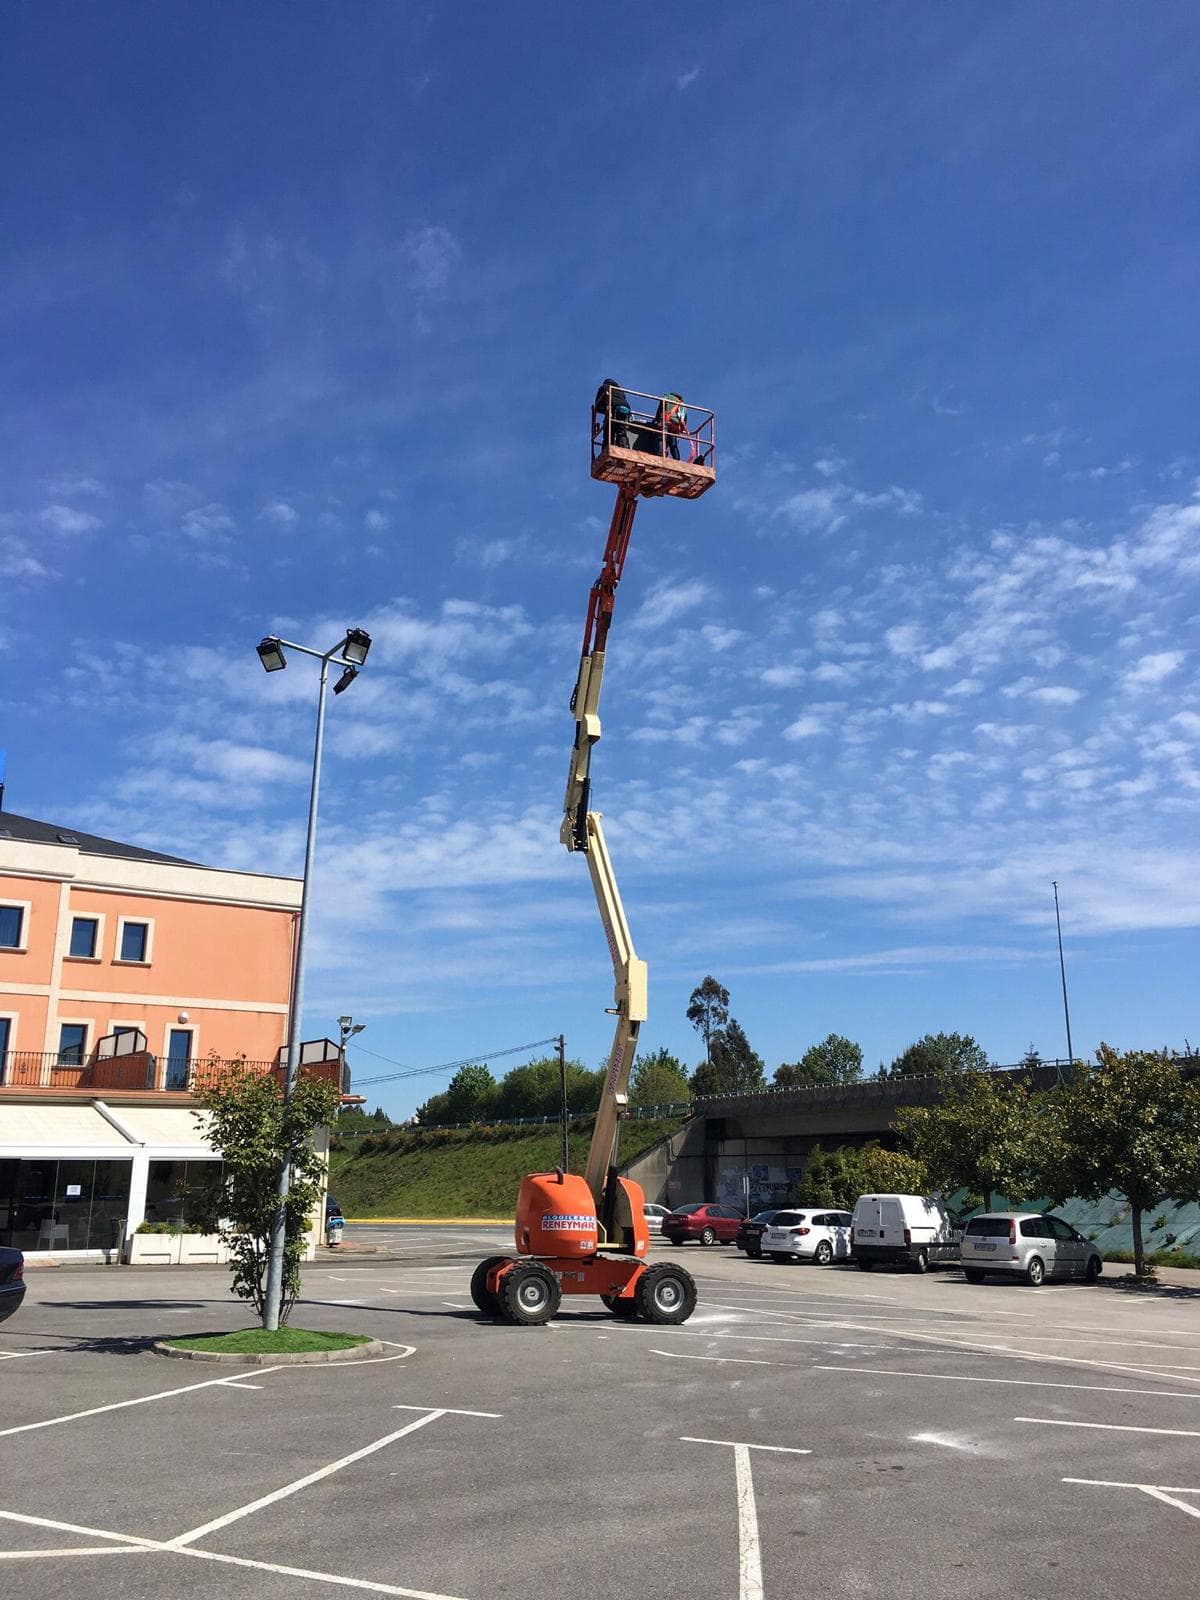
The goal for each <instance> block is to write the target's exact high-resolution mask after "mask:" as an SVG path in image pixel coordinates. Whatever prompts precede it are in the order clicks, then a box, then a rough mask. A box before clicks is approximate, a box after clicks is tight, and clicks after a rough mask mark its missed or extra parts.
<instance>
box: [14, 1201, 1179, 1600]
mask: <svg viewBox="0 0 1200 1600" xmlns="http://www.w3.org/2000/svg"><path fill="white" fill-rule="evenodd" d="M348 1234H349V1237H350V1242H351V1243H355V1244H358V1245H360V1246H363V1247H364V1248H363V1249H362V1250H360V1251H353V1250H351V1251H348V1252H347V1253H346V1255H345V1256H344V1257H341V1258H338V1257H334V1256H332V1255H331V1256H330V1257H329V1258H328V1259H326V1260H323V1261H322V1262H321V1263H319V1264H314V1265H313V1266H312V1267H310V1268H309V1269H308V1270H307V1272H306V1275H305V1283H304V1294H303V1302H302V1304H300V1305H299V1306H298V1307H297V1308H296V1311H295V1313H294V1315H293V1321H294V1322H296V1323H297V1325H299V1326H306V1327H314V1328H349V1329H357V1330H361V1331H363V1332H366V1333H370V1334H372V1335H374V1336H375V1337H377V1338H379V1339H382V1340H385V1341H387V1344H386V1346H385V1353H384V1355H383V1356H382V1357H380V1358H377V1359H375V1360H370V1361H362V1362H355V1363H350V1364H347V1365H344V1366H322V1367H285V1368H271V1367H260V1368H250V1369H241V1368H233V1369H230V1368H226V1367H204V1368H198V1367H197V1365H196V1364H194V1363H191V1362H171V1361H168V1360H166V1359H164V1358H163V1357H162V1356H160V1355H157V1354H154V1353H153V1351H152V1350H151V1348H150V1346H151V1345H152V1342H153V1341H154V1340H155V1339H157V1338H161V1337H163V1336H170V1335H171V1334H178V1333H182V1332H187V1331H195V1332H200V1331H204V1330H216V1329H223V1328H234V1327H238V1326H244V1325H245V1324H246V1323H247V1321H249V1320H250V1319H249V1318H248V1317H247V1315H246V1312H245V1310H244V1309H243V1308H241V1307H240V1306H239V1305H238V1304H237V1303H235V1302H233V1301H232V1300H231V1299H230V1296H229V1293H228V1275H227V1273H226V1272H225V1271H224V1270H222V1269H199V1270H195V1269H172V1268H159V1269H139V1268H123V1269H111V1268H88V1269H82V1268H72V1269H63V1270H61V1271H53V1270H45V1271H39V1270H34V1269H31V1270H30V1272H29V1274H28V1279H29V1284H30V1289H29V1294H28V1296H27V1298H26V1302H25V1305H24V1306H23V1307H22V1309H21V1311H20V1312H19V1313H18V1314H17V1316H15V1317H14V1318H12V1319H11V1320H10V1321H9V1322H7V1323H5V1324H3V1325H2V1326H0V1461H2V1462H3V1468H4V1470H3V1473H2V1475H0V1593H3V1594H5V1595H9V1594H12V1595H14V1596H15V1595H20V1596H22V1600H24V1597H28V1600H74V1597H76V1596H79V1597H83V1596H87V1597H88V1600H94V1597H103V1596H105V1595H107V1594H109V1593H112V1594H113V1595H114V1596H116V1595H120V1596H121V1600H135V1597H140V1596H146V1597H151V1596H153V1597H155V1600H176V1597H178V1600H190V1597H192V1596H197V1597H199V1596H204V1597H205V1600H214V1597H215V1600H249V1597H250V1596H254V1597H266V1600H274V1597H275V1596H280V1597H283V1596H285V1595H286V1596H288V1597H289V1600H309V1597H310V1596H311V1597H316V1596H318V1595H333V1594H337V1593H339V1592H341V1593H343V1594H345V1593H354V1592H358V1593H371V1594H385V1595H408V1596H414V1595H416V1596H428V1597H432V1600H446V1597H449V1596H455V1597H463V1600H493V1597H496V1600H500V1597H503V1600H508V1597H512V1600H518V1597H520V1600H551V1597H554V1600H559V1597H561V1596H563V1595H564V1594H566V1595H569V1596H570V1597H571V1600H612V1597H613V1596H618V1595H620V1596H638V1597H642V1596H644V1597H646V1600H673V1597H677V1596H678V1597H685V1596H686V1597H687V1600H729V1597H737V1600H775V1597H779V1600H783V1597H784V1596H787V1597H789V1600H791V1597H792V1596H795V1595H797V1594H803V1595H805V1596H816V1597H824V1596H829V1597H831V1600H832V1597H835V1596H836V1597H838V1600H848V1597H860V1596H862V1597H875V1596H879V1597H881V1600H882V1597H885V1596H886V1597H888V1600H906V1597H909V1596H912V1597H918V1596H919V1597H923V1600H941V1597H943V1596H944V1597H946V1600H950V1597H953V1600H993V1597H999V1596H1001V1595H1003V1596H1004V1597H1005V1600H1012V1597H1013V1596H1019V1597H1023V1600H1026V1597H1027V1600H1060V1597H1063V1600H1066V1597H1071V1600H1074V1597H1080V1600H1082V1597H1084V1596H1087V1597H1088V1600H1110V1597H1111V1600H1130V1597H1131V1596H1136V1595H1140V1594H1142V1593H1146V1594H1150V1595H1153V1596H1155V1597H1156V1600H1158V1597H1161V1600H1183V1597H1184V1596H1187V1597H1189V1600H1190V1597H1191V1596H1193V1595H1194V1594H1195V1590H1196V1577H1195V1569H1196V1565H1197V1560H1198V1558H1200V1314H1198V1313H1200V1295H1193V1294H1191V1293H1189V1292H1188V1291H1187V1290H1185V1289H1182V1288H1181V1289H1178V1290H1176V1291H1175V1292H1174V1293H1172V1294H1166V1295H1155V1296H1144V1295H1141V1294H1129V1293H1127V1292H1126V1291H1124V1290H1123V1289H1122V1288H1121V1287H1120V1286H1119V1285H1117V1284H1116V1283H1114V1282H1112V1281H1108V1282H1106V1281H1105V1280H1101V1283H1100V1284H1098V1285H1095V1286H1087V1285H1082V1284H1080V1285H1075V1284H1062V1285H1046V1286H1045V1287H1043V1288H1041V1289H1037V1290H1034V1289H1030V1288H1027V1287H1025V1286H1023V1285H1017V1284H1011V1285H1010V1284H1005V1283H987V1284H983V1285H978V1286H976V1285H968V1284H966V1283H965V1282H964V1281H963V1279H962V1277H961V1275H960V1274H959V1273H958V1272H957V1271H955V1270H946V1271H941V1272H937V1273H934V1274H931V1275H929V1276H927V1277H915V1276H911V1275H908V1274H906V1273H902V1272H881V1271H876V1272H874V1273H871V1274H870V1275H867V1274H864V1273H860V1272H858V1271H856V1270H855V1269H854V1268H853V1267H832V1268H826V1269H821V1268H817V1267H812V1266H774V1265H772V1264H771V1263H769V1262H762V1261H749V1260H747V1259H746V1258H744V1257H743V1256H741V1255H739V1254H736V1253H735V1252H734V1251H732V1250H730V1249H723V1248H720V1247H715V1248H712V1249H707V1250H705V1249H702V1248H701V1247H699V1246H684V1247H681V1248H679V1249H672V1248H670V1247H662V1246H656V1247H655V1255H656V1256H658V1257H660V1258H661V1257H672V1258H675V1259H678V1260H681V1261H683V1262H685V1263H686V1264H687V1266H688V1267H689V1268H690V1269H691V1270H692V1272H693V1273H694V1274H695V1276H696V1278H697V1281H698V1284H699V1287H700V1300H699V1306H698V1309H697V1312H696V1314H695V1316H694V1317H693V1318H692V1319H691V1321H690V1322H688V1323H687V1324H685V1325H684V1326H683V1327H679V1328H663V1327H652V1326H649V1325H647V1324H644V1323H618V1322H615V1321H614V1320H613V1319H612V1318H611V1317H609V1316H608V1315H607V1314H605V1313H604V1312H603V1310H602V1308H601V1307H600V1306H599V1304H598V1302H595V1301H592V1300H588V1299H582V1298H580V1299H577V1300H575V1299H571V1298H568V1299H565V1300H564V1302H563V1307H562V1309H561V1310H560V1312H559V1314H558V1315H557V1316H556V1317H555V1318H554V1320H553V1321H552V1322H551V1323H549V1324H547V1325H546V1326H544V1327H538V1328H518V1327H509V1326H506V1325H500V1324H493V1323H490V1322H486V1321H483V1320H481V1319H480V1318H479V1317H478V1315H477V1314H476V1312H475V1310H474V1308H473V1307H472V1305H471V1302H470V1298H469V1294H468V1280H469V1277H470V1272H471V1269H472V1267H473V1265H474V1262H475V1260H476V1259H478V1258H479V1257H481V1256H483V1255H486V1254H491V1253H494V1252H495V1251H497V1250H500V1249H503V1248H504V1245H505V1243H506V1242H507V1240H506V1236H505V1232H504V1230H499V1229H491V1228H486V1227H482V1226H477V1225H463V1226H461V1227H456V1228H432V1227H421V1226H413V1227H407V1228H391V1229H388V1228H385V1227H376V1228H375V1229H374V1230H373V1232H372V1230H371V1229H368V1228H363V1229H357V1228H351V1229H349V1230H348ZM368 1250H374V1251H379V1252H382V1253H381V1254H376V1255H372V1254H368V1253H367V1251H368Z"/></svg>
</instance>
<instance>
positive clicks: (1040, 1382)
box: [812, 1367, 1200, 1400]
mask: <svg viewBox="0 0 1200 1600" xmlns="http://www.w3.org/2000/svg"><path fill="white" fill-rule="evenodd" d="M812 1371H813V1372H865V1373H869V1374H871V1375H872V1376H874V1377H877V1378H928V1379H931V1380H933V1381H934V1382H937V1383H1003V1384H1008V1385H1010V1386H1012V1387H1015V1388H1018V1389H1079V1390H1082V1391H1083V1392H1085V1393H1087V1394H1136V1395H1146V1396H1148V1397H1150V1398H1152V1399H1157V1400H1200V1394H1189V1393H1179V1392H1177V1391H1176V1390H1174V1389H1118V1388H1114V1387H1113V1385H1112V1384H1107V1383H1051V1382H1050V1381H1049V1380H1048V1379H1045V1378H981V1377H975V1376H974V1375H967V1374H964V1373H961V1372H902V1371H901V1370H900V1369H899V1368H896V1367H813V1368H812Z"/></svg>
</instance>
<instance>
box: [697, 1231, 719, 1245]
mask: <svg viewBox="0 0 1200 1600" xmlns="http://www.w3.org/2000/svg"><path fill="white" fill-rule="evenodd" d="M716 1242H717V1236H716V1234H715V1233H714V1232H713V1230H712V1229H711V1228H705V1229H704V1231H703V1232H702V1233H701V1235H700V1243H701V1244H716Z"/></svg>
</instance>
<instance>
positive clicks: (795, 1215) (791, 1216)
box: [774, 1211, 805, 1228]
mask: <svg viewBox="0 0 1200 1600" xmlns="http://www.w3.org/2000/svg"><path fill="white" fill-rule="evenodd" d="M804 1216H805V1213H804V1212H803V1211H777V1212H776V1213H775V1218H774V1221H775V1226H776V1227H777V1228H792V1227H794V1226H795V1225H796V1224H797V1223H798V1222H803V1221H804Z"/></svg>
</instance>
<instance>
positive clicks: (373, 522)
mask: <svg viewBox="0 0 1200 1600" xmlns="http://www.w3.org/2000/svg"><path fill="white" fill-rule="evenodd" d="M391 525H392V523H391V518H390V517H389V516H388V515H387V513H386V512H384V511H375V510H371V511H368V512H367V514H366V516H365V517H364V518H363V527H364V528H365V529H366V530H367V532H368V533H383V532H385V531H386V529H388V528H390V527H391Z"/></svg>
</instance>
